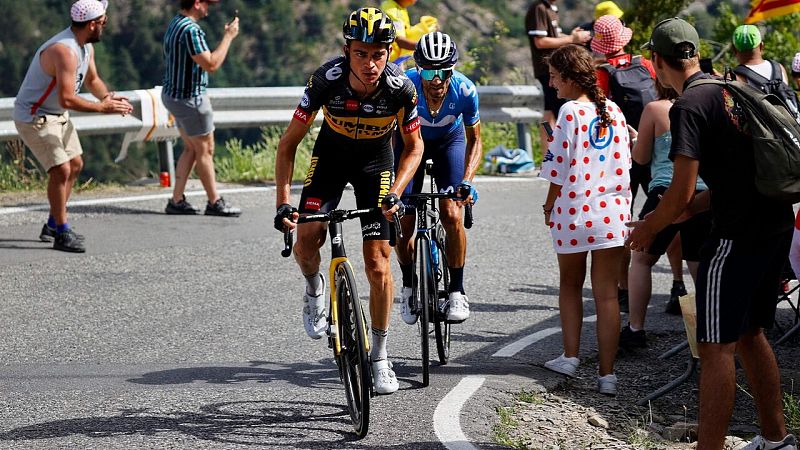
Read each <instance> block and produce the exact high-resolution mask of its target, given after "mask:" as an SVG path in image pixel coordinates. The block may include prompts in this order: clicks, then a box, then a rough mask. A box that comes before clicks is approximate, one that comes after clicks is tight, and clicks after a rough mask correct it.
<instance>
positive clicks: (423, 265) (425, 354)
mask: <svg viewBox="0 0 800 450" xmlns="http://www.w3.org/2000/svg"><path fill="white" fill-rule="evenodd" d="M415 247H416V251H415V255H414V261H415V263H416V266H417V274H418V276H417V286H416V288H415V289H414V296H415V297H416V298H415V299H414V300H415V301H414V304H415V306H416V307H418V308H419V321H418V322H419V339H420V347H421V350H422V385H423V386H427V385H428V384H429V383H430V367H431V357H430V347H429V345H428V336H430V312H431V307H432V305H433V303H432V302H431V300H432V298H435V294H434V293H433V288H434V287H435V286H436V283H435V280H434V278H433V277H434V275H433V271H432V270H431V244H430V241H429V240H428V239H427V237H422V238H421V239H417V244H416V246H415Z"/></svg>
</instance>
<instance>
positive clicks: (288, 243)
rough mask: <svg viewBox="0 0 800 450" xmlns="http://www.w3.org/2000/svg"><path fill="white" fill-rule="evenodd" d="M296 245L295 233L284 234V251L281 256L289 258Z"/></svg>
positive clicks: (286, 232)
mask: <svg viewBox="0 0 800 450" xmlns="http://www.w3.org/2000/svg"><path fill="white" fill-rule="evenodd" d="M293 245H294V233H293V232H292V231H291V230H287V231H284V232H283V250H281V256H283V257H284V258H288V257H289V255H291V254H292V246H293Z"/></svg>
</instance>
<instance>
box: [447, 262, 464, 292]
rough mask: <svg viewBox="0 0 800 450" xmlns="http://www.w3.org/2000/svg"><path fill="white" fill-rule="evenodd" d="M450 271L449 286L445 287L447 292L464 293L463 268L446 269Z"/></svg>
mask: <svg viewBox="0 0 800 450" xmlns="http://www.w3.org/2000/svg"><path fill="white" fill-rule="evenodd" d="M447 270H448V271H450V286H448V287H447V292H461V293H462V294H463V293H464V268H463V267H448V268H447Z"/></svg>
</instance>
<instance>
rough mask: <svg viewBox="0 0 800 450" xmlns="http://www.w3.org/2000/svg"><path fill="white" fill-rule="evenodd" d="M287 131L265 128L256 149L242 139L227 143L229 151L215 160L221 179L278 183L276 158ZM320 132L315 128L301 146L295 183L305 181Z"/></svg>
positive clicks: (295, 172) (295, 170)
mask: <svg viewBox="0 0 800 450" xmlns="http://www.w3.org/2000/svg"><path fill="white" fill-rule="evenodd" d="M283 130H284V128H283V127H277V126H272V127H263V128H262V129H261V140H260V141H259V142H256V143H255V144H253V145H247V146H244V147H243V146H242V141H241V140H239V139H231V140H229V141H228V142H226V143H225V149H224V150H223V151H221V152H220V155H218V156H217V157H216V158H215V162H214V166H215V168H216V173H217V179H218V180H220V181H223V182H230V183H253V182H263V181H273V180H275V158H276V155H277V151H278V142H279V141H280V139H281V135H282V134H283ZM318 133H319V130H318V129H316V128H314V129H312V130H311V132H309V135H308V136H306V138H305V139H303V140H302V141H301V142H300V145H298V146H297V154H296V155H295V160H294V172H293V174H292V179H293V180H302V179H303V178H305V175H306V171H307V170H308V165H309V162H310V161H311V151H312V150H313V148H314V142H315V140H316V137H317V134H318Z"/></svg>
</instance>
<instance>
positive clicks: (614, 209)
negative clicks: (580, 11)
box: [541, 45, 631, 395]
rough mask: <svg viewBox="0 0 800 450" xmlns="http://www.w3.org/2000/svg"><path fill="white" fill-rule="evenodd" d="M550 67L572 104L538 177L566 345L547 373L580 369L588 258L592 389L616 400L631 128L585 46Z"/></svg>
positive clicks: (565, 52)
mask: <svg viewBox="0 0 800 450" xmlns="http://www.w3.org/2000/svg"><path fill="white" fill-rule="evenodd" d="M548 64H549V65H550V77H551V78H550V83H551V84H552V86H553V87H554V88H555V89H556V91H557V93H558V96H559V97H561V98H564V99H570V100H571V101H568V102H567V103H565V104H564V106H563V107H562V108H561V112H560V113H559V115H558V122H557V125H556V127H555V130H554V132H553V135H552V136H550V138H549V139H548V141H549V146H548V150H547V154H546V155H545V157H544V159H543V161H542V172H541V176H542V178H545V179H547V180H549V181H550V189H549V190H548V192H547V198H546V199H545V202H544V205H542V208H543V209H544V222H545V224H546V225H548V226H549V227H550V232H551V234H552V236H553V247H554V248H555V251H556V254H557V256H558V268H559V276H560V282H559V294H558V307H559V312H560V317H561V330H562V339H563V342H564V353H563V354H562V355H561V356H559V357H558V358H556V359H553V360H551V361H547V362H546V363H545V367H546V368H548V369H550V370H553V371H555V372H558V373H562V374H565V375H567V376H574V375H575V372H576V371H577V369H578V364H579V362H580V361H579V359H578V352H579V348H580V336H581V325H582V323H583V300H582V290H583V284H584V279H585V278H586V258H587V256H588V254H589V253H590V252H591V254H592V266H591V278H592V293H593V294H594V300H595V307H596V310H597V343H598V349H599V364H600V368H599V375H600V376H599V378H598V380H597V389H598V391H599V392H600V393H602V394H607V395H616V392H617V377H616V375H615V374H614V360H615V359H616V355H617V340H618V338H619V331H618V330H619V324H620V318H619V305H618V303H617V278H618V277H619V265H620V263H621V260H622V250H623V248H622V245H623V242H624V239H625V235H626V232H627V228H626V226H625V224H626V223H627V221H628V220H629V218H630V217H631V213H630V188H629V184H630V178H629V174H628V169H629V168H630V149H629V138H628V129H627V128H626V126H625V118H624V116H623V115H622V110H621V109H620V108H619V106H617V105H616V104H614V102H612V101H611V100H607V99H606V98H605V96H604V95H603V92H602V91H601V90H600V88H598V87H597V77H596V73H595V68H594V64H593V62H592V57H591V55H590V54H589V52H588V51H587V50H586V49H585V48H584V47H582V46H578V45H567V46H565V47H562V48H560V49H558V50H556V51H555V52H553V53H552V55H550V57H549V58H548Z"/></svg>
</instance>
